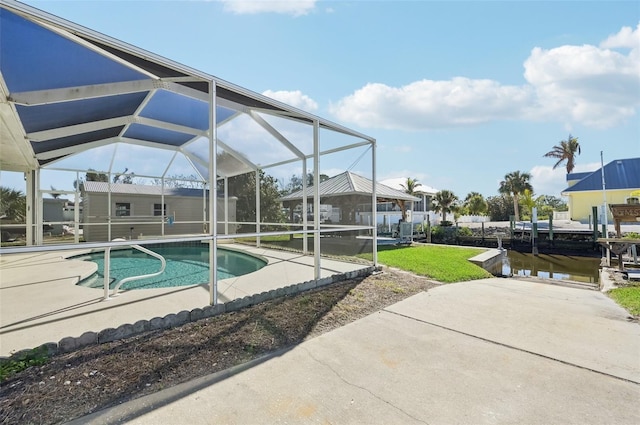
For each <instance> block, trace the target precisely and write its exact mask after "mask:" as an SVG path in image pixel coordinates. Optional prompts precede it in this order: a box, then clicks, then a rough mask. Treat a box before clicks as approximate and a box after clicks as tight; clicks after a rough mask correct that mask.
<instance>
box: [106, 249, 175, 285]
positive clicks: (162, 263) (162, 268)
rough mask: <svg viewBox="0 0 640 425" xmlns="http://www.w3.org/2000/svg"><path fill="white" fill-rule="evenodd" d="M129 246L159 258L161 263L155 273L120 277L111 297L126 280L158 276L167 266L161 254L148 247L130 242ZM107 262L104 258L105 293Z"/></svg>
mask: <svg viewBox="0 0 640 425" xmlns="http://www.w3.org/2000/svg"><path fill="white" fill-rule="evenodd" d="M130 246H131V248H134V249H137V250H138V251H141V252H144V253H145V254H147V255H150V256H152V257H155V258H157V259H158V260H160V263H161V266H160V270H159V271H157V272H155V273H149V274H143V275H139V276H130V277H126V278H124V279H122V280H121V281H119V282H118V283H117V284H116V286H115V288H113V292H112V293H111V296H112V297H115V296H117V295H118V289H120V287H121V286H122V285H123V284H125V283H127V282H131V281H134V280H140V279H146V278H148V277H156V276H160V275H161V274H162V273H164V269H165V268H166V267H167V261H166V260H165V259H164V257H163V256H162V255H160V254H158V253H157V252H154V251H151V250H150V249H148V248H144V247H142V246H140V245H137V244H132V245H130ZM109 251H111V250H110V249H109V250H105V259H106V258H107V256H108V255H109V254H108V252H109ZM109 262H110V261H109V260H106V261H105V266H104V267H105V272H104V274H105V294H106V293H107V288H108V280H109V278H108V274H109V272H108V271H107V267H108V264H109Z"/></svg>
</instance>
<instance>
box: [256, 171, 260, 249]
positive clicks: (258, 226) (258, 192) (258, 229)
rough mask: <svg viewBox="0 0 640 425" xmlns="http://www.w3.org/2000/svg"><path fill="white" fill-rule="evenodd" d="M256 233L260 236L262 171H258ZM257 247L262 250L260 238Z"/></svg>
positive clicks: (257, 240)
mask: <svg viewBox="0 0 640 425" xmlns="http://www.w3.org/2000/svg"><path fill="white" fill-rule="evenodd" d="M256 233H258V234H260V170H256ZM256 247H258V248H260V236H258V237H257V238H256Z"/></svg>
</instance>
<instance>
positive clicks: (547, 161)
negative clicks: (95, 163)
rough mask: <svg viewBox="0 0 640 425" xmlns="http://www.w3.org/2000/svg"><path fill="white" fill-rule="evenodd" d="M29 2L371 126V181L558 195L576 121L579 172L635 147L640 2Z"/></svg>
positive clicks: (638, 146) (638, 137) (637, 151)
mask: <svg viewBox="0 0 640 425" xmlns="http://www.w3.org/2000/svg"><path fill="white" fill-rule="evenodd" d="M25 3H27V4H29V5H31V6H35V7H37V8H40V9H42V10H44V11H46V12H49V13H52V14H54V15H57V16H60V17H62V18H64V19H67V20H70V21H72V22H75V23H78V24H80V25H82V26H85V27H89V28H91V29H94V30H96V31H98V32H101V33H104V34H106V35H108V36H111V37H114V38H117V39H120V40H122V41H125V42H127V43H130V44H133V45H136V46H139V47H141V48H143V49H146V50H149V51H151V52H154V53H157V54H159V55H162V56H165V57H167V58H169V59H172V60H175V61H177V62H181V63H184V64H186V65H188V66H191V67H193V68H197V69H200V70H202V71H205V72H207V73H209V74H212V75H215V76H216V77H219V78H222V79H225V80H227V81H230V82H232V83H235V84H237V85H240V86H243V87H245V88H248V89H250V90H253V91H255V92H258V93H263V94H265V95H268V96H272V97H274V98H277V99H278V100H282V101H285V102H287V103H289V104H292V105H293V106H296V107H299V108H301V109H305V110H308V111H310V112H312V113H314V114H316V115H319V116H322V117H324V118H327V119H330V120H332V121H335V122H337V123H340V124H344V125H346V126H348V127H350V128H353V129H356V130H358V131H361V132H362V133H364V134H367V135H370V136H372V137H375V138H376V139H377V142H378V156H377V158H378V161H377V173H378V180H379V181H384V180H388V179H405V178H406V177H412V178H417V179H418V181H419V182H421V183H422V184H423V185H426V186H431V187H433V188H436V189H449V190H452V191H454V193H456V194H457V195H458V197H460V198H464V197H465V195H466V194H467V193H468V192H470V191H476V192H480V193H482V194H483V195H485V196H493V195H496V194H497V189H498V186H499V183H500V181H501V180H502V179H503V178H504V175H505V174H507V173H508V172H511V171H516V170H519V171H522V172H529V173H531V174H532V177H533V178H532V184H533V187H534V190H535V192H536V194H538V195H540V194H547V195H554V196H559V195H560V191H561V190H562V189H564V188H565V187H566V184H565V170H564V168H563V167H560V168H558V169H556V170H555V171H554V170H552V166H553V164H554V163H555V161H554V160H553V159H551V158H544V157H543V155H544V154H545V153H546V152H548V151H549V150H551V148H552V147H553V146H554V145H555V144H557V143H558V142H559V141H561V140H564V139H566V138H567V136H568V135H569V134H570V133H571V134H572V135H573V136H576V137H578V139H579V142H580V145H581V147H582V154H581V155H580V156H578V158H577V166H576V169H575V171H591V170H595V169H597V168H598V167H599V165H600V152H601V151H602V152H603V155H604V161H605V163H607V162H609V161H612V160H614V159H619V158H629V157H639V156H640V119H639V117H638V112H639V111H638V109H639V108H640V6H639V3H638V2H637V1H622V2H615V1H590V2H582V1H564V2H562V1H553V2H538V1H528V2H520V1H507V2H498V1H466V2H462V1H451V2H434V1H157V0H156V1H88V0H84V1H55V0H52V1H26V2H25ZM132 169H134V168H133V167H132ZM5 174H6V173H4V174H3V180H4V182H3V183H2V184H3V185H6V184H8V181H7V178H6V176H5Z"/></svg>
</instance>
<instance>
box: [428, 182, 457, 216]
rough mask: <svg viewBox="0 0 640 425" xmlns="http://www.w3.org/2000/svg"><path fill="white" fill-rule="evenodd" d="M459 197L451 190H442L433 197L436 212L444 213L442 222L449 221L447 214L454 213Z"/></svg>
mask: <svg viewBox="0 0 640 425" xmlns="http://www.w3.org/2000/svg"><path fill="white" fill-rule="evenodd" d="M457 201H458V197H457V196H456V195H455V194H454V193H453V192H452V191H450V190H441V191H440V192H438V193H436V195H435V196H434V197H433V203H434V210H435V211H436V212H442V221H443V222H445V221H447V213H449V212H453V211H454V210H455V208H456V206H457V205H456V202H457Z"/></svg>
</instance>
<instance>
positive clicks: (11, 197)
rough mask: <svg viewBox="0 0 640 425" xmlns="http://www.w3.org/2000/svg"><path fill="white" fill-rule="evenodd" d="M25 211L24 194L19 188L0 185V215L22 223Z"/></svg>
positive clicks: (25, 201) (25, 199)
mask: <svg viewBox="0 0 640 425" xmlns="http://www.w3.org/2000/svg"><path fill="white" fill-rule="evenodd" d="M26 213H27V198H26V196H25V195H24V194H23V193H22V192H21V191H20V190H16V189H11V188H8V187H5V186H0V217H2V218H9V219H11V220H13V221H14V222H17V223H24V219H25V217H26Z"/></svg>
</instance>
